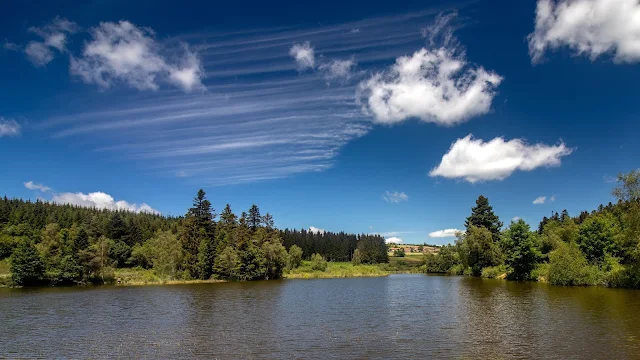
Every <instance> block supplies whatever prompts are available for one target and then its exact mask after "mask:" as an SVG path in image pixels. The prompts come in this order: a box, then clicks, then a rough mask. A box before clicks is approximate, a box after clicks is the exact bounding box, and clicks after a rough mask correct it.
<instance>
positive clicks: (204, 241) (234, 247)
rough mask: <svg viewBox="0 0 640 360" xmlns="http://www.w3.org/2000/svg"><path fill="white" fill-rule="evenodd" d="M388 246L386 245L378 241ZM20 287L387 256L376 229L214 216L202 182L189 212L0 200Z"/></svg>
mask: <svg viewBox="0 0 640 360" xmlns="http://www.w3.org/2000/svg"><path fill="white" fill-rule="evenodd" d="M383 248H384V249H385V250H384V251H382V249H383ZM5 258H9V264H10V270H11V278H12V281H13V284H14V285H41V284H50V285H62V284H85V283H108V282H110V281H113V279H114V269H117V268H135V267H140V268H144V269H152V270H153V271H154V273H155V274H156V275H157V276H159V277H160V278H163V279H180V280H190V279H211V278H216V279H233V280H258V279H277V278H280V277H282V275H283V272H285V271H286V270H287V269H291V268H295V267H297V266H300V264H301V262H302V260H303V259H309V260H313V266H314V268H318V269H320V268H326V261H327V260H329V261H354V262H356V263H359V262H363V263H377V262H386V261H388V259H387V255H386V247H385V246H384V239H383V238H382V237H380V236H372V235H354V234H347V233H322V234H321V233H312V232H308V231H305V230H299V231H298V230H288V229H287V230H282V231H281V230H278V229H276V228H275V226H274V220H273V217H272V216H271V215H270V214H269V213H267V214H265V215H261V213H260V209H259V208H258V206H256V205H253V206H252V207H251V208H250V209H249V210H248V211H246V212H242V213H241V214H240V216H237V215H236V214H234V213H233V211H232V210H231V206H230V205H228V204H227V205H226V207H225V208H224V209H223V210H222V211H221V212H220V214H219V215H218V214H216V212H215V210H214V209H213V208H212V206H211V203H210V201H209V200H207V198H206V194H205V192H204V191H203V190H200V191H199V192H198V194H197V195H196V197H195V198H194V199H193V204H192V207H191V208H189V209H188V211H187V212H186V214H185V215H184V216H180V217H170V216H162V215H157V214H150V213H132V212H128V211H112V210H99V209H95V208H86V207H78V206H72V205H60V204H54V203H49V202H43V201H40V200H37V201H35V202H31V201H24V200H19V199H8V198H7V197H6V196H5V197H4V198H3V199H0V260H2V259H5Z"/></svg>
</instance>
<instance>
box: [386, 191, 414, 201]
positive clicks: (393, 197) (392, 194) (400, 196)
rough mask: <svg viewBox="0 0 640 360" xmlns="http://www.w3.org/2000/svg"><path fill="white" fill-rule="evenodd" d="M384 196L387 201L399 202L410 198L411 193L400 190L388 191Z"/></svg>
mask: <svg viewBox="0 0 640 360" xmlns="http://www.w3.org/2000/svg"><path fill="white" fill-rule="evenodd" d="M382 198H383V199H384V200H385V201H386V202H390V203H399V202H402V201H407V200H409V195H407V194H405V193H404V192H398V191H386V192H385V193H384V194H383V195H382Z"/></svg>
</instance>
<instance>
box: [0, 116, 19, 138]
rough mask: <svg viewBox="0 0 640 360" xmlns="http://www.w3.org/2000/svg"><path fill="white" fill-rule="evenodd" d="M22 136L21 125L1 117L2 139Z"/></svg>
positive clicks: (0, 130) (0, 131)
mask: <svg viewBox="0 0 640 360" xmlns="http://www.w3.org/2000/svg"><path fill="white" fill-rule="evenodd" d="M18 135H20V124H18V123H17V122H16V121H15V120H12V119H5V118H3V117H2V116H0V137H3V136H18Z"/></svg>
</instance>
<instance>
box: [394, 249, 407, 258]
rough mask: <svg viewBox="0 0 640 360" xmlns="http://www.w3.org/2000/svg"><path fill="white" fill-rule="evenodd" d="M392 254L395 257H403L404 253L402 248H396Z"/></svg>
mask: <svg viewBox="0 0 640 360" xmlns="http://www.w3.org/2000/svg"><path fill="white" fill-rule="evenodd" d="M393 256H395V257H404V256H405V253H404V249H396V250H394V251H393Z"/></svg>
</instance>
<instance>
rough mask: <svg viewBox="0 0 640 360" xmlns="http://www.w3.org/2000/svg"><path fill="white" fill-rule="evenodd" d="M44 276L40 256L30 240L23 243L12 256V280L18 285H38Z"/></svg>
mask: <svg viewBox="0 0 640 360" xmlns="http://www.w3.org/2000/svg"><path fill="white" fill-rule="evenodd" d="M43 276H44V264H43V262H42V260H41V259H40V254H39V253H38V250H37V249H36V247H35V246H33V244H32V243H31V241H29V240H24V241H21V242H20V243H19V244H18V246H17V247H16V249H15V250H14V252H13V255H11V279H12V280H13V282H14V283H15V284H16V285H36V284H38V283H40V282H41V281H42V278H43Z"/></svg>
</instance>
